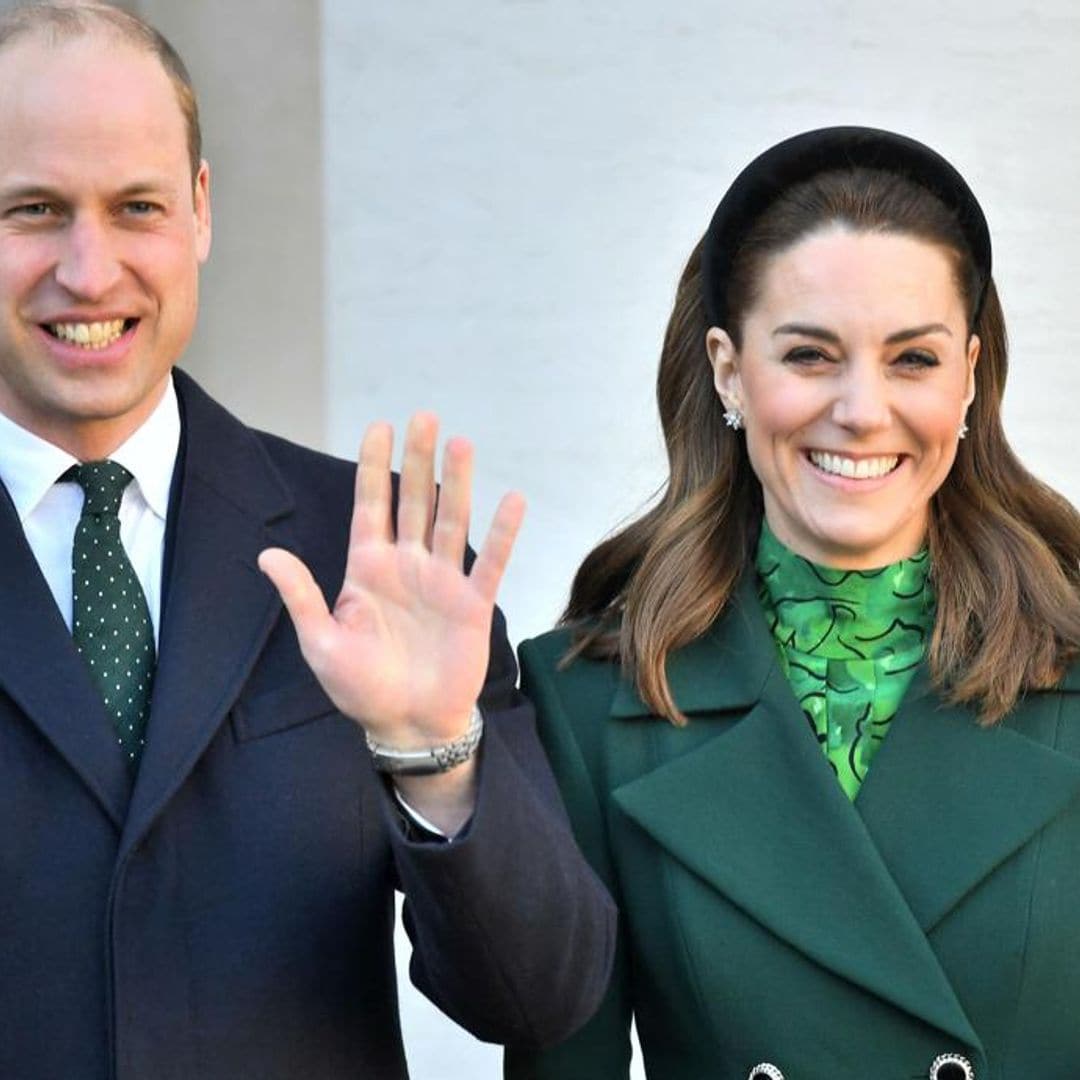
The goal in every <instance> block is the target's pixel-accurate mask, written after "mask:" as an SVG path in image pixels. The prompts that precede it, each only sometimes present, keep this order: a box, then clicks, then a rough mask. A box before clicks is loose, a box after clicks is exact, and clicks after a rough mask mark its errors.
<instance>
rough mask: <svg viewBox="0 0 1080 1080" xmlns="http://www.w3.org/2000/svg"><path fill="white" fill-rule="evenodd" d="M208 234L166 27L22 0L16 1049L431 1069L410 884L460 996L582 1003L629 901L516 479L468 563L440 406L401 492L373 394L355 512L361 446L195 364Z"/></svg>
mask: <svg viewBox="0 0 1080 1080" xmlns="http://www.w3.org/2000/svg"><path fill="white" fill-rule="evenodd" d="M209 248H210V189H209V171H208V168H207V165H206V163H205V162H203V161H201V159H200V155H199V139H198V120H197V114H196V111H195V102H194V97H193V95H192V93H191V90H190V84H189V82H188V80H187V76H186V73H185V72H184V70H183V65H182V64H181V63H180V61H179V59H178V58H177V57H176V56H175V54H174V53H172V51H171V50H170V49H169V47H168V45H167V44H166V43H165V42H164V41H163V39H161V38H160V37H159V36H157V35H156V34H155V32H153V31H152V30H150V28H148V27H147V26H145V25H144V24H142V23H141V22H139V21H138V20H136V19H134V18H133V17H131V16H128V15H126V14H125V13H123V12H119V11H117V10H115V9H112V8H108V7H104V6H102V5H95V4H90V3H85V4H76V5H47V6H43V7H37V8H33V9H28V10H24V11H17V12H15V13H13V14H9V15H7V16H5V17H4V19H3V20H0V480H2V481H3V484H4V488H5V496H4V497H3V498H0V567H2V570H0V575H2V576H0V604H2V607H3V611H4V615H5V626H6V631H5V633H4V639H3V644H2V646H0V810H2V811H3V815H2V824H0V830H2V840H0V882H2V887H0V916H2V921H0V925H2V927H3V931H2V937H0V1010H2V1014H3V1017H4V1023H3V1035H2V1036H0V1075H2V1076H4V1077H32V1078H52V1077H64V1078H70V1077H78V1078H80V1080H97V1078H105V1077H109V1078H114V1077H115V1078H117V1080H128V1078H132V1080H134V1078H152V1080H168V1078H172V1077H176V1078H195V1077H198V1078H200V1080H217V1078H220V1080H225V1078H229V1080H234V1078H237V1077H249V1076H250V1077H259V1078H260V1080H273V1078H282V1080H284V1078H286V1077H289V1078H294V1077H313V1078H329V1080H332V1078H335V1077H346V1076H347V1077H378V1078H383V1077H391V1078H392V1077H403V1076H405V1064H404V1057H403V1053H402V1048H401V1041H400V1035H399V1032H398V1026H397V1007H396V1000H395V991H394V978H393V957H392V941H391V931H392V921H393V906H392V891H393V888H394V886H395V885H398V886H400V887H401V888H403V889H404V891H405V894H406V904H407V908H406V910H407V919H408V920H409V923H410V926H411V931H412V935H413V940H414V944H415V952H414V970H413V975H414V978H415V980H416V981H417V983H418V985H420V986H421V987H422V988H423V989H424V990H425V991H426V992H427V993H428V994H429V995H430V996H431V997H432V998H433V999H434V1000H435V1001H436V1002H437V1003H438V1004H439V1005H440V1006H441V1007H442V1008H443V1009H444V1010H445V1011H446V1012H447V1013H449V1014H450V1015H451V1016H452V1017H454V1018H455V1019H457V1020H458V1021H460V1022H461V1023H462V1024H464V1025H465V1026H466V1027H468V1028H470V1030H472V1031H473V1032H475V1033H476V1034H477V1035H478V1036H480V1037H481V1038H485V1039H490V1040H495V1041H509V1042H546V1041H552V1040H556V1039H559V1038H561V1037H563V1036H565V1035H566V1034H568V1033H569V1032H570V1030H572V1029H573V1028H574V1027H575V1026H576V1025H578V1024H580V1023H581V1022H583V1021H584V1020H585V1019H586V1018H587V1016H588V1014H589V1012H590V1011H591V1009H592V1008H593V1007H594V1006H595V1004H596V1003H597V1002H598V1000H599V997H600V995H601V993H602V991H603V984H604V982H605V980H606V976H607V969H608V964H609V957H610V953H611V949H612V937H613V914H612V908H611V905H610V901H609V900H608V898H607V897H606V895H605V894H604V893H603V892H602V890H601V889H600V887H599V885H598V884H597V882H596V881H595V879H594V878H593V877H592V876H591V874H590V873H589V871H588V870H587V869H586V868H585V866H584V864H583V862H582V861H581V859H580V857H579V856H578V854H577V852H576V850H575V849H574V846H573V842H572V840H571V837H570V834H569V831H568V828H567V826H566V824H565V821H564V818H563V816H562V813H561V810H559V809H558V804H557V798H556V795H555V789H554V786H553V783H552V781H551V779H550V775H549V773H548V772H547V769H546V766H545V765H544V763H543V760H542V756H541V754H540V752H539V749H538V746H537V743H536V741H535V735H534V733H533V730H532V720H531V712H530V709H529V707H528V705H527V704H526V703H525V702H524V701H523V700H522V699H521V698H520V697H519V696H518V695H517V693H516V691H515V690H514V686H513V683H514V676H515V670H514V664H513V659H512V655H511V654H510V652H509V648H508V645H507V642H506V639H505V634H504V631H503V626H502V621H501V616H499V614H498V612H497V611H496V612H495V614H494V621H493V616H492V611H493V603H494V596H495V591H496V588H497V586H498V582H499V578H500V576H501V573H502V570H503V567H504V566H505V563H506V560H507V558H508V556H509V551H510V547H511V545H512V543H513V538H514V534H515V532H516V529H517V526H518V524H519V522H520V518H521V514H522V506H521V501H520V499H519V498H517V497H508V498H507V499H506V500H504V502H503V504H502V505H501V507H500V509H499V511H498V512H497V515H496V521H495V524H494V525H493V528H492V531H491V533H490V534H489V537H488V539H487V541H486V542H485V544H484V545H483V547H482V548H481V551H480V553H479V555H478V556H477V557H476V560H475V562H474V563H473V565H472V568H471V572H470V573H468V574H465V573H463V572H462V569H461V567H462V560H463V558H464V557H465V552H466V548H465V529H466V524H467V518H468V500H469V484H470V469H471V463H470V452H469V448H468V446H467V445H466V444H464V443H463V442H460V441H457V442H454V441H452V442H451V443H450V444H449V445H448V447H447V451H446V455H445V460H446V465H445V467H444V472H443V488H442V495H441V498H440V504H439V510H438V514H437V515H435V514H434V513H433V505H434V481H433V475H432V461H433V457H434V451H435V440H436V431H435V423H434V419H433V418H432V417H427V416H420V417H418V418H417V419H416V420H414V422H413V424H412V425H411V426H410V430H409V433H408V436H407V438H406V446H405V456H404V466H403V475H402V480H401V484H400V493H399V495H400V497H399V498H398V499H397V500H396V516H395V509H394V506H393V505H392V504H393V503H394V502H395V500H394V497H393V496H394V491H393V490H392V489H393V485H392V482H391V476H390V472H389V464H390V453H391V447H390V432H389V429H388V428H386V427H385V426H384V425H376V426H374V427H373V428H371V429H370V430H369V432H368V434H367V436H366V437H365V440H364V443H363V448H362V450H361V460H360V467H359V469H358V470H355V474H356V488H355V490H356V495H355V511H353V473H354V470H353V469H351V468H350V467H349V466H348V465H347V464H345V463H343V462H337V461H334V460H332V459H329V458H327V457H325V456H323V455H319V454H316V453H314V452H312V451H307V450H303V449H301V448H299V447H296V446H294V445H291V444H289V443H286V442H284V441H282V440H279V439H276V438H273V437H270V436H265V435H257V434H256V433H254V432H252V431H250V430H249V429H247V428H245V427H244V426H243V425H241V424H240V423H239V422H238V421H236V420H235V419H233V418H232V417H231V416H229V415H228V414H227V413H225V412H224V410H222V409H221V408H220V407H219V406H218V405H216V404H215V403H214V402H213V401H211V400H210V399H209V398H207V397H206V395H204V394H203V393H202V392H201V391H200V390H199V389H198V387H196V386H195V385H194V383H193V382H192V381H191V380H190V379H188V378H187V377H185V376H183V375H182V373H180V372H178V371H177V372H175V373H174V372H173V364H174V362H175V361H176V360H177V359H178V357H179V356H180V354H181V353H182V351H183V349H184V347H185V346H186V344H187V342H188V339H189V337H190V335H191V332H192V327H193V323H194V320H195V312H196V306H197V283H198V267H199V264H200V263H201V262H202V261H203V260H204V259H205V258H206V257H207V255H208V253H209ZM350 516H351V534H350ZM289 552H292V553H295V554H289ZM296 556H299V559H298V558H297V557H296ZM257 564H258V566H257ZM258 567H261V569H262V571H263V573H260V570H259V568H258ZM343 577H344V584H342V581H343ZM268 578H269V579H272V582H273V584H271V581H270V580H268ZM275 586H276V588H275ZM278 591H280V595H281V597H283V598H284V601H285V604H286V605H287V607H288V609H289V614H290V615H291V616H292V618H291V619H290V618H289V615H287V614H286V613H285V612H284V610H283V608H282V602H281V599H279V595H278ZM324 594H325V595H330V596H334V595H337V596H338V599H337V602H336V604H335V606H334V610H333V612H330V611H328V610H327V607H326V604H325V602H324V600H323V595H324ZM294 625H295V630H294ZM489 640H490V647H489ZM301 649H302V650H303V656H302V655H301ZM489 654H490V655H489ZM304 656H306V658H307V662H308V663H305V660H304V658H303V657H304ZM308 664H310V667H309V666H308ZM312 672H314V675H313V674H312ZM477 701H479V708H478V709H477V708H476V707H475V706H476V703H477ZM365 742H367V743H368V745H365ZM377 768H379V769H383V770H390V772H391V774H392V776H393V777H394V780H393V781H392V782H391V781H389V780H388V779H387V778H386V777H385V776H380V775H379V774H378V773H377V771H376V769H377Z"/></svg>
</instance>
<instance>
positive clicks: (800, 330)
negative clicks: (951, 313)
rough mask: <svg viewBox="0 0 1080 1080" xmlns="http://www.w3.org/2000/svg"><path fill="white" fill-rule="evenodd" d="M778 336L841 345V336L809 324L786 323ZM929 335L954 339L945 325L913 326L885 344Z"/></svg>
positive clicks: (778, 332)
mask: <svg viewBox="0 0 1080 1080" xmlns="http://www.w3.org/2000/svg"><path fill="white" fill-rule="evenodd" d="M778 334H794V335H797V336H799V337H809V338H817V339H818V340H819V341H827V342H828V343H829V344H830V345H839V344H840V335H839V334H837V333H835V331H832V330H826V329H825V327H823V326H812V325H810V324H809V323H784V324H783V325H782V326H778V327H777V328H776V329H775V330H774V331H773V337H776V336H777V335H778ZM927 334H947V335H948V336H949V337H952V331H951V330H950V329H949V328H948V327H947V326H946V325H945V324H944V323H926V324H925V325H924V326H912V327H909V328H908V329H905V330H897V331H896V332H895V333H892V334H890V335H889V336H888V337H887V338H886V339H885V344H886V345H899V344H900V343H901V342H904V341H912V340H914V339H915V338H921V337H924V336H925V335H927Z"/></svg>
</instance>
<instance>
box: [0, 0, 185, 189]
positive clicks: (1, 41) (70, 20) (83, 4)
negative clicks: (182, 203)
mask: <svg viewBox="0 0 1080 1080" xmlns="http://www.w3.org/2000/svg"><path fill="white" fill-rule="evenodd" d="M95 32H104V33H106V34H111V35H112V36H113V37H115V38H116V39H117V40H119V41H123V42H126V43H127V44H129V45H133V46H134V47H135V48H137V49H142V50H144V51H145V52H149V53H151V54H152V55H154V56H156V57H157V58H158V60H159V61H160V63H161V66H162V67H163V68H164V69H165V74H166V75H168V76H169V81H170V82H171V83H172V84H173V89H174V90H175V91H176V100H177V103H178V104H179V106H180V112H181V114H182V116H183V118H184V126H185V127H186V128H187V148H188V157H189V159H190V161H191V179H192V182H193V183H194V181H195V178H196V177H197V176H198V175H199V165H200V162H201V161H202V131H201V129H200V127H199V105H198V102H197V101H196V98H195V87H194V86H193V85H192V82H191V76H190V75H189V74H188V70H187V68H186V67H185V66H184V61H183V60H181V59H180V54H179V53H178V52H177V51H176V50H175V49H174V48H173V47H172V45H170V44H169V42H168V40H167V39H166V38H165V35H164V34H162V33H161V32H160V31H159V30H156V29H155V28H154V27H153V26H151V25H150V24H149V23H148V22H146V21H144V20H143V19H140V18H139V17H138V16H137V15H133V14H132V13H131V12H129V11H124V10H123V9H121V8H118V7H114V6H113V5H112V4H106V3H101V2H100V0H66V2H65V0H45V2H36V3H27V4H20V5H19V6H18V7H15V8H12V9H11V10H10V11H5V12H3V13H0V49H3V48H4V47H5V46H6V45H8V44H9V43H10V42H12V41H16V40H18V39H19V38H23V37H30V36H31V35H37V36H39V37H42V38H44V40H45V41H47V42H48V43H49V44H50V45H57V44H60V43H62V42H65V41H70V40H74V39H76V38H80V37H84V36H86V35H87V34H92V33H95Z"/></svg>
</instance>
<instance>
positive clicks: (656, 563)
mask: <svg viewBox="0 0 1080 1080" xmlns="http://www.w3.org/2000/svg"><path fill="white" fill-rule="evenodd" d="M834 223H836V224H842V225H844V226H845V227H848V228H851V229H853V230H855V231H861V232H869V231H872V232H889V233H898V234H902V235H911V236H916V237H918V238H920V239H923V240H926V241H928V242H931V243H935V244H938V245H939V246H941V247H943V248H945V249H946V250H948V251H949V252H951V253H952V255H953V256H954V259H955V269H956V282H957V287H958V289H959V290H960V294H961V296H962V298H963V299H964V301H965V303H966V304H967V306H968V311H969V312H970V313H973V317H972V322H973V325H972V331H973V332H974V333H976V334H978V336H979V339H980V341H981V350H980V356H979V362H978V364H977V365H976V368H975V385H976V394H975V400H974V402H973V404H972V406H971V409H970V411H969V413H968V425H969V427H970V434H969V435H968V437H967V438H966V439H965V440H964V441H963V442H961V443H960V446H959V449H958V452H957V457H956V461H955V463H954V465H953V467H952V469H951V471H950V473H949V475H948V477H947V478H946V480H945V482H944V484H942V486H941V488H940V489H939V490H938V492H937V493H936V494H935V496H934V498H933V499H932V501H931V514H930V532H929V538H928V542H929V546H930V554H931V560H932V566H933V581H934V588H935V592H936V594H937V616H936V621H935V625H934V632H933V635H932V637H931V641H930V645H929V649H928V662H929V666H930V672H931V675H932V678H933V681H934V684H935V686H936V687H937V688H938V689H939V690H940V691H941V692H942V693H943V694H944V695H945V697H946V698H947V699H948V700H950V701H952V702H956V703H967V704H970V705H972V706H973V707H974V708H975V709H976V710H977V711H978V713H979V716H980V719H981V720H982V721H983V722H984V723H993V722H995V721H997V720H999V719H1001V717H1003V716H1004V715H1005V714H1006V713H1007V712H1008V711H1009V710H1010V709H1011V708H1012V707H1013V705H1014V704H1015V703H1016V700H1017V698H1018V697H1019V696H1020V695H1021V694H1023V693H1024V692H1025V691H1027V690H1034V689H1043V688H1047V687H1051V686H1053V685H1054V684H1055V683H1056V682H1058V681H1059V680H1060V679H1061V677H1062V675H1063V673H1064V669H1065V667H1066V665H1067V664H1068V663H1069V661H1070V660H1072V659H1073V657H1074V656H1076V654H1077V652H1078V651H1080V514H1078V513H1077V512H1076V510H1075V509H1074V508H1073V507H1072V506H1071V505H1070V503H1069V502H1068V501H1067V500H1066V499H1064V498H1063V497H1062V496H1060V495H1059V494H1057V493H1056V492H1054V491H1052V490H1051V489H1050V488H1049V487H1047V486H1046V485H1045V484H1043V483H1041V482H1040V481H1039V480H1037V479H1036V478H1035V477H1033V476H1032V475H1031V474H1030V473H1029V472H1027V470H1026V469H1024V467H1023V466H1022V465H1021V464H1020V462H1019V461H1018V460H1017V458H1016V456H1015V454H1014V453H1013V452H1012V450H1011V449H1010V447H1009V444H1008V442H1007V441H1006V439H1005V434H1004V432H1003V430H1002V427H1001V400H1002V395H1003V393H1004V389H1005V376H1006V371H1007V367H1008V348H1007V341H1006V334H1005V320H1004V316H1003V314H1002V310H1001V305H1000V303H999V300H998V295H997V290H996V288H995V286H994V283H993V281H992V280H991V281H988V282H983V281H981V280H980V278H979V275H978V271H977V268H976V267H974V266H973V265H972V259H971V256H970V254H969V252H968V250H967V246H966V244H965V242H964V239H963V234H962V232H961V230H960V228H959V226H958V225H957V222H956V220H955V217H954V216H953V214H952V213H951V212H950V211H949V210H948V209H947V208H946V207H945V206H944V204H942V203H941V202H940V201H939V200H938V199H937V198H936V197H935V196H933V195H932V194H930V193H929V192H927V191H925V190H924V189H922V188H920V187H918V186H917V185H916V184H914V183H912V182H910V181H908V180H905V179H903V178H901V177H899V176H896V175H894V174H890V173H885V172H878V171H872V170H866V169H852V170H845V171H842V172H832V173H826V174H823V175H821V176H818V177H814V178H813V179H811V180H809V181H806V182H805V183H803V184H800V185H798V186H797V187H794V188H792V189H791V190H790V191H788V192H787V193H785V195H784V196H783V197H782V198H781V199H780V200H778V202H777V203H776V204H775V205H774V206H773V207H771V208H770V209H769V210H768V211H767V212H766V213H765V214H764V215H763V216H762V218H761V219H760V221H759V222H757V223H756V224H755V226H754V228H753V229H752V230H751V232H750V233H749V235H748V236H747V237H746V239H745V240H744V241H743V243H742V245H741V247H740V250H739V252H738V254H737V256H736V259H735V262H734V265H733V270H732V275H731V280H730V282H729V284H728V291H727V310H728V311H729V312H730V313H731V317H730V322H731V325H730V326H729V327H728V328H727V329H728V333H729V334H730V336H731V337H732V340H733V341H734V343H735V345H736V348H738V347H739V346H740V338H741V327H742V322H743V319H744V318H745V315H746V312H747V311H748V310H749V308H750V307H751V306H752V305H753V303H754V301H755V299H756V294H757V288H758V285H759V283H760V280H761V275H762V272H763V270H764V267H765V265H766V263H767V261H768V259H769V258H770V257H771V256H773V255H776V254H777V253H779V252H782V251H784V250H786V249H788V248H790V247H791V246H792V245H793V244H795V243H797V242H798V241H799V240H801V239H803V238H804V237H806V236H807V235H809V234H810V233H811V232H814V231H815V230H818V229H821V228H823V227H825V226H827V225H829V224H834ZM700 248H701V245H700V244H698V246H697V247H696V248H695V249H694V251H693V253H692V254H691V256H690V259H689V262H688V263H687V266H686V269H685V270H684V272H683V275H682V278H681V279H680V281H679V286H678V290H677V292H676V296H675V306H674V310H673V311H672V314H671V318H670V320H669V322H668V327H667V332H666V334H665V337H664V344H663V348H662V350H661V355H660V371H659V375H658V378H657V400H658V403H659V407H660V420H661V425H662V427H663V432H664V440H665V443H666V446H667V454H668V464H669V475H668V480H667V483H666V484H665V486H664V489H663V491H662V492H661V494H660V497H659V499H658V501H657V503H656V505H655V506H653V507H652V508H651V509H649V510H648V511H647V512H645V513H644V514H643V515H642V516H641V517H639V518H638V519H636V520H634V521H632V522H631V523H630V524H628V525H626V526H625V527H624V528H622V529H620V530H619V531H617V532H616V533H614V534H613V535H612V536H610V537H609V538H607V539H606V540H604V541H603V542H602V543H600V544H599V545H598V546H597V547H595V548H594V549H593V550H592V551H591V552H590V553H589V554H588V555H587V556H586V558H585V560H584V562H582V564H581V566H580V567H579V568H578V571H577V574H576V575H575V578H574V584H573V587H572V590H571V595H570V601H569V603H568V605H567V607H566V611H565V612H564V613H563V618H562V621H563V622H564V623H566V624H569V625H571V626H572V627H573V628H574V642H575V644H574V648H573V650H572V652H571V656H575V655H579V654H584V655H587V656H593V657H598V658H606V659H617V660H619V661H620V662H621V664H622V666H623V669H624V671H625V672H626V674H627V675H628V676H629V677H630V678H632V679H633V680H634V682H635V684H636V686H637V689H638V692H639V693H640V695H641V697H642V699H643V700H644V701H645V702H646V703H647V704H648V705H649V706H650V708H652V709H653V711H654V712H655V713H656V714H657V715H659V716H663V717H666V718H667V719H669V720H671V721H672V722H674V723H676V724H682V723H685V717H684V716H683V714H682V713H681V712H680V711H679V708H678V706H677V704H676V702H675V701H674V699H673V698H672V696H671V691H670V688H669V686H668V682H667V675H666V670H665V669H666V660H667V657H668V654H669V653H670V652H672V651H673V650H676V649H678V648H679V647H680V646H683V645H685V644H687V643H688V642H690V641H692V640H693V639H694V638H696V637H699V636H700V635H701V634H702V633H704V632H705V630H707V629H708V627H709V626H710V625H711V624H712V623H713V621H714V620H715V619H716V618H717V617H718V616H719V615H720V613H721V612H722V611H723V610H724V607H725V606H726V605H727V603H728V601H729V600H730V598H731V596H732V593H733V591H734V589H735V587H736V585H737V583H738V581H739V579H740V577H741V576H742V575H743V574H744V573H745V572H747V570H748V569H749V568H750V567H752V565H753V556H754V549H755V545H756V543H757V536H758V532H759V530H760V526H761V516H762V499H761V487H760V485H759V483H758V480H757V478H756V477H755V476H754V473H753V471H752V469H751V467H750V461H749V458H748V456H747V453H746V443H745V440H744V438H743V437H742V436H741V435H740V434H738V433H736V432H733V431H731V430H730V429H729V428H727V427H726V425H725V424H724V421H723V406H722V405H721V403H720V400H719V398H718V397H717V395H716V391H715V389H714V388H713V381H712V371H711V368H710V366H709V363H708V356H707V354H706V350H705V333H706V331H707V329H708V327H707V325H706V318H705V313H704V308H703V304H702V299H701V273H700ZM976 308H978V312H977V314H974V313H975V311H976Z"/></svg>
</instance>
